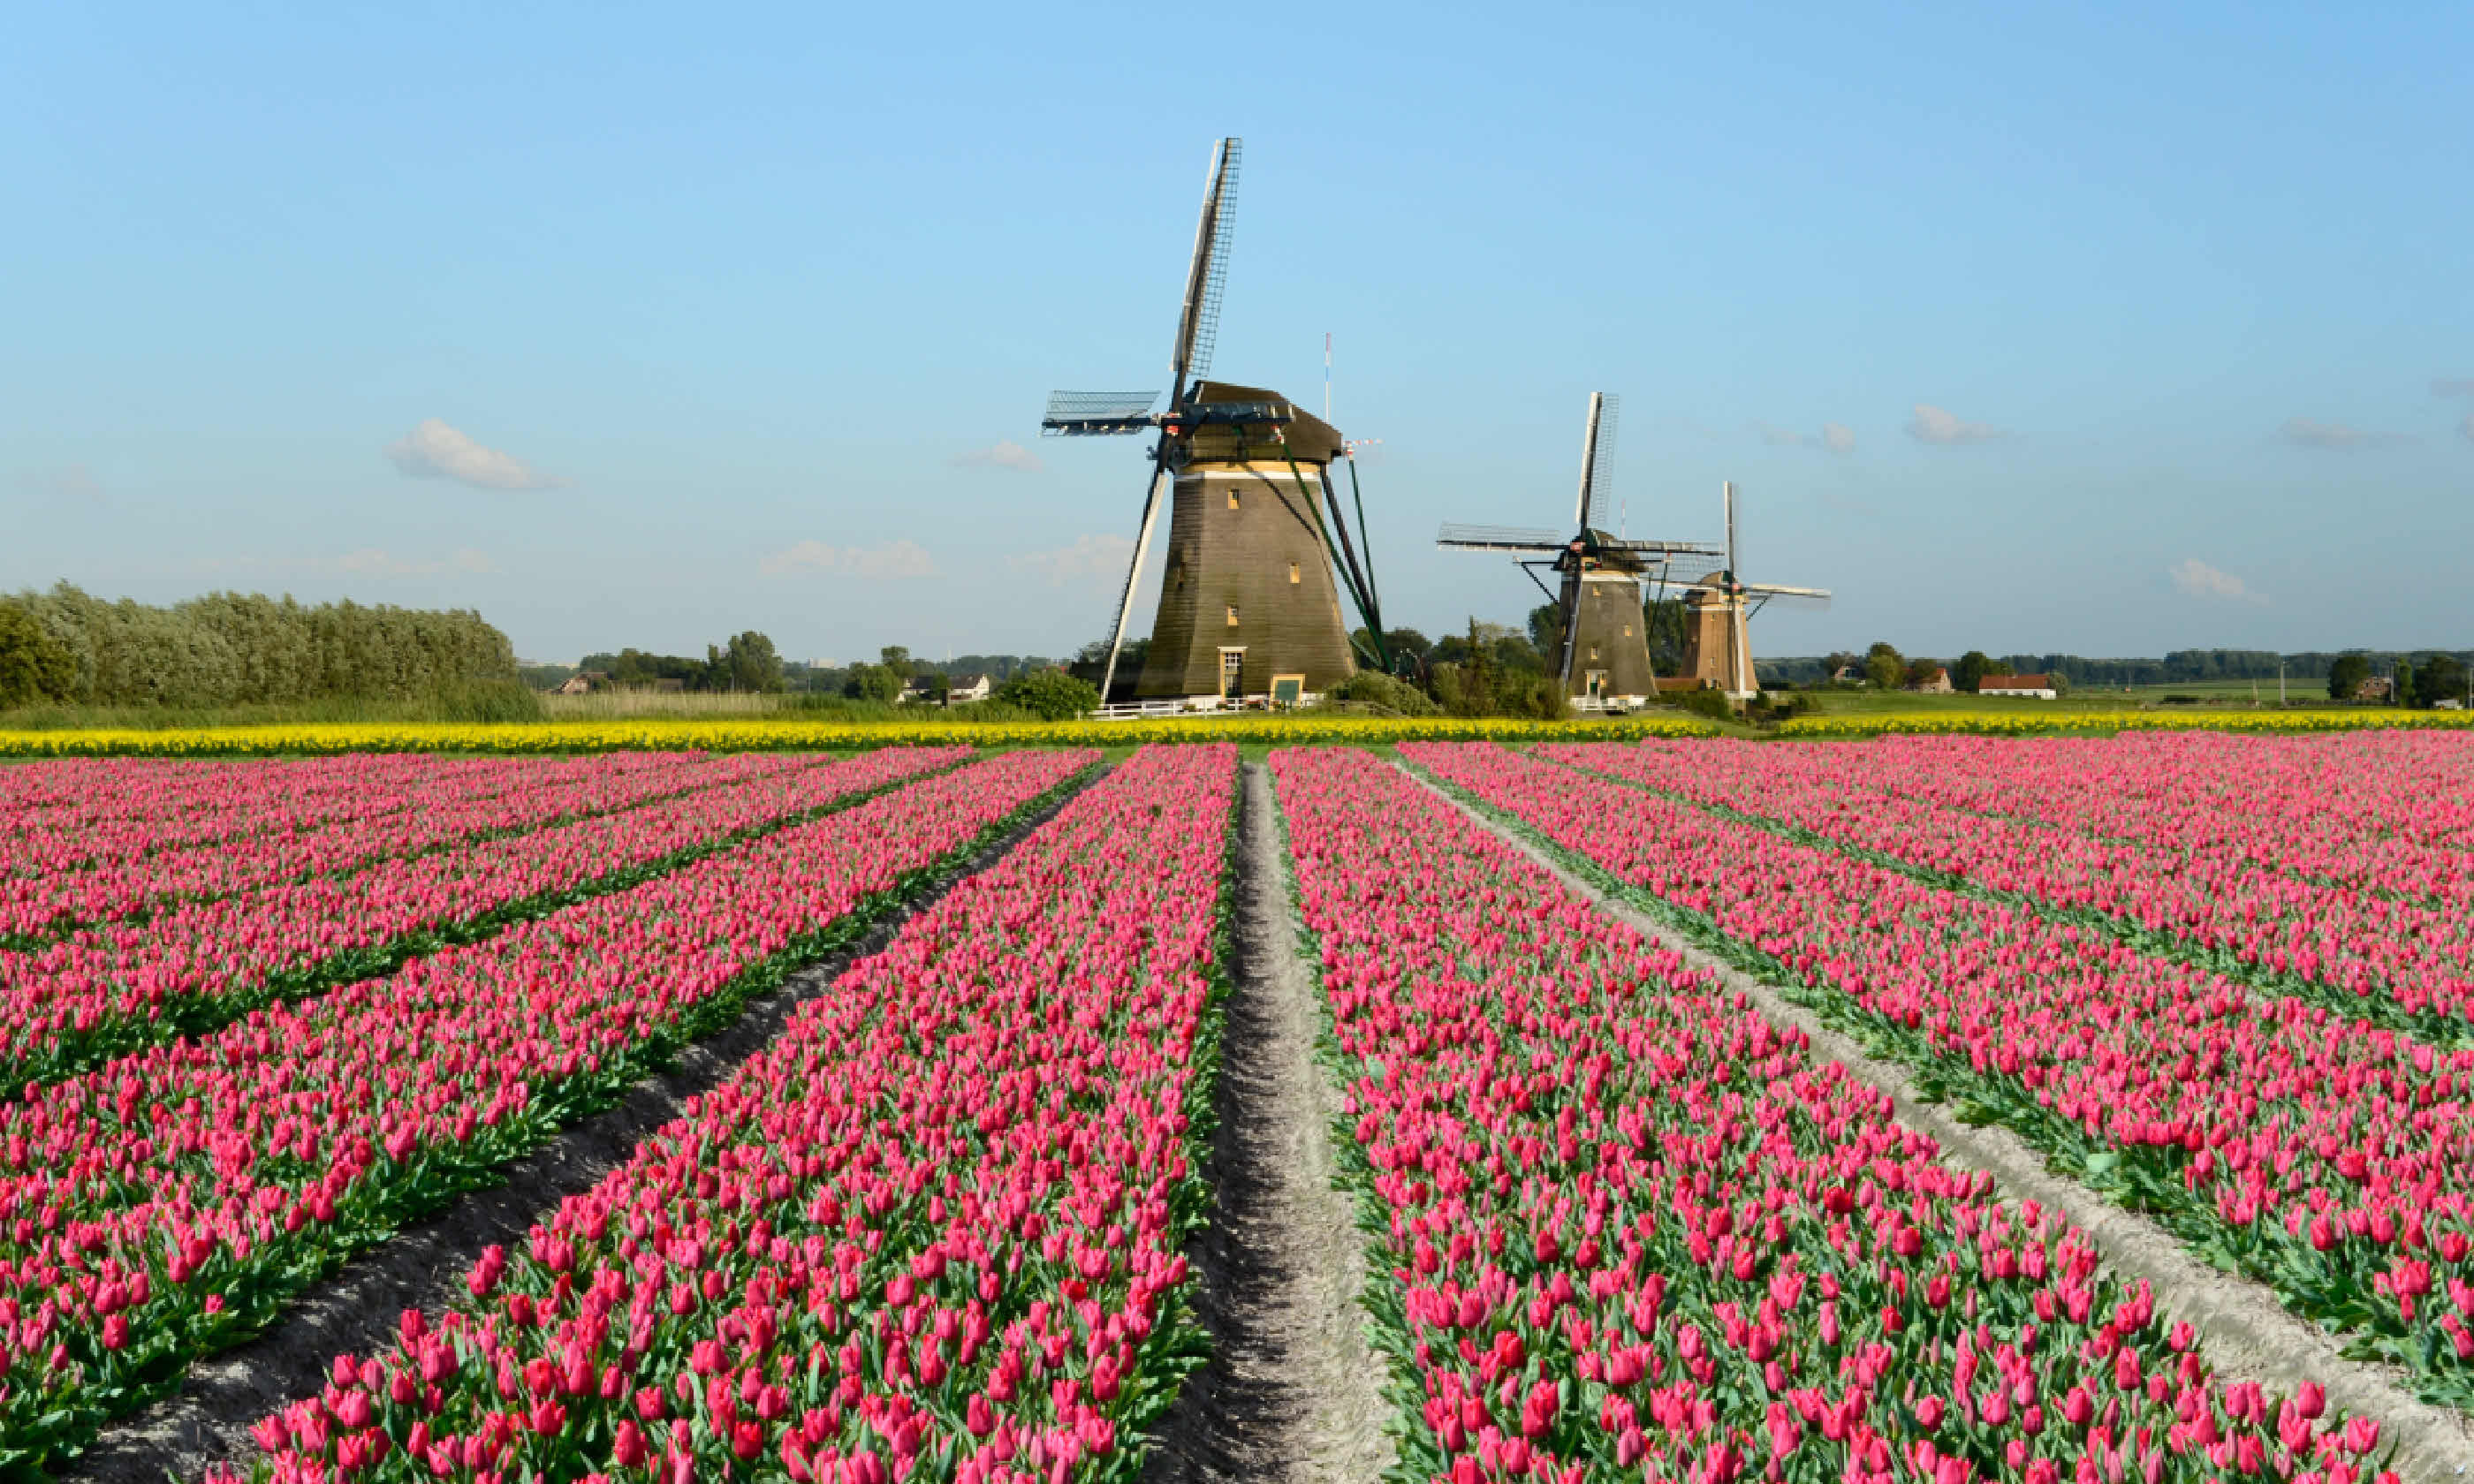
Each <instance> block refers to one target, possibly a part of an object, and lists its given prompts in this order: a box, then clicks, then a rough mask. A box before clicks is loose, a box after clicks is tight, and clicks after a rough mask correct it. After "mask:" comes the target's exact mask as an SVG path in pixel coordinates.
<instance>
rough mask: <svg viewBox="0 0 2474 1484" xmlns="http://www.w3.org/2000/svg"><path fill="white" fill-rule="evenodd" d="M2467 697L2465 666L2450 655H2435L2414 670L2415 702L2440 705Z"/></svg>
mask: <svg viewBox="0 0 2474 1484" xmlns="http://www.w3.org/2000/svg"><path fill="white" fill-rule="evenodd" d="M2464 699H2465V666H2464V665H2462V664H2461V663H2459V662H2458V661H2457V659H2456V658H2454V657H2452V656H2449V655H2434V656H2433V657H2432V658H2429V659H2426V660H2424V661H2423V662H2422V664H2421V666H2420V667H2419V668H2418V669H2416V670H2415V671H2414V672H2413V704H2414V705H2416V706H2438V704H2439V703H2441V702H2442V701H2459V702H2462V701H2463V700H2464Z"/></svg>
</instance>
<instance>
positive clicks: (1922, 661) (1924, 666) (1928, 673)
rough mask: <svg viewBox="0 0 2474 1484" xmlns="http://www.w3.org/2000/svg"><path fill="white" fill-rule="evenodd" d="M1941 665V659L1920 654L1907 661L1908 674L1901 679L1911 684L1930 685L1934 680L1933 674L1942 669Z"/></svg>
mask: <svg viewBox="0 0 2474 1484" xmlns="http://www.w3.org/2000/svg"><path fill="white" fill-rule="evenodd" d="M1941 667H1942V664H1941V661H1940V660H1938V659H1928V658H1922V657H1921V656H1920V657H1918V658H1914V659H1910V660H1908V661H1907V670H1906V674H1905V675H1904V676H1902V677H1901V679H1902V680H1903V681H1904V682H1906V683H1907V684H1909V685H1928V684H1930V683H1931V682H1932V678H1933V676H1934V675H1935V674H1936V673H1938V672H1939V671H1940V669H1941ZM1953 683H1955V682H1953Z"/></svg>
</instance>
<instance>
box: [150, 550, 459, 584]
mask: <svg viewBox="0 0 2474 1484" xmlns="http://www.w3.org/2000/svg"><path fill="white" fill-rule="evenodd" d="M197 566H198V569H199V570H201V571H205V572H231V573H235V574H240V573H257V574H261V575H267V576H284V575H292V576H303V577H358V578H377V579H395V578H406V577H445V576H450V575H451V576H464V577H487V576H491V575H493V574H495V573H497V572H498V571H499V570H501V569H500V567H499V566H498V563H497V562H496V561H494V560H492V559H491V557H490V554H489V553H488V552H485V551H477V550H475V549H473V547H470V546H463V547H458V548H456V549H455V550H454V551H452V552H450V553H449V554H448V555H447V556H445V557H442V558H437V559H434V560H422V559H418V558H412V557H400V556H398V555H396V554H395V553H393V552H391V551H387V550H385V549H384V548H382V547H377V546H363V547H360V548H358V549H356V550H353V551H348V552H345V553H344V554H343V555H341V556H336V557H209V558H206V560H204V561H202V562H198V563H197Z"/></svg>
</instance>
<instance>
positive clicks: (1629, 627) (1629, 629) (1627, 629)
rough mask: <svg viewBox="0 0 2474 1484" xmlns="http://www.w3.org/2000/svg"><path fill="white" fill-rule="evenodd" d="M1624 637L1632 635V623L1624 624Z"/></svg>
mask: <svg viewBox="0 0 2474 1484" xmlns="http://www.w3.org/2000/svg"><path fill="white" fill-rule="evenodd" d="M1624 637H1625V638H1631V637H1632V625H1630V624H1626V625H1624Z"/></svg>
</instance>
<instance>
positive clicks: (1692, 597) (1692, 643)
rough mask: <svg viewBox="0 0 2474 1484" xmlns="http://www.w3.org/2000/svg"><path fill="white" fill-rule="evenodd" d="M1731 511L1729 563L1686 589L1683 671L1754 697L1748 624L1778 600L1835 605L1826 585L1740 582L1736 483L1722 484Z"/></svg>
mask: <svg viewBox="0 0 2474 1484" xmlns="http://www.w3.org/2000/svg"><path fill="white" fill-rule="evenodd" d="M1719 498H1720V500H1721V501H1722V502H1723V503H1724V505H1725V507H1726V514H1727V564H1726V565H1725V566H1724V567H1722V568H1720V569H1719V570H1717V571H1715V572H1711V573H1710V574H1709V575H1707V576H1705V577H1703V578H1702V579H1701V580H1700V581H1699V582H1697V583H1695V584H1693V585H1692V586H1691V587H1689V588H1688V589H1686V592H1685V594H1684V608H1685V626H1684V673H1685V674H1686V676H1688V677H1690V678H1691V679H1693V680H1697V681H1699V682H1702V683H1704V684H1707V685H1710V686H1712V687H1714V688H1716V689H1719V690H1723V691H1725V692H1726V693H1727V694H1728V695H1729V696H1732V697H1733V698H1734V699H1735V700H1737V701H1749V700H1751V699H1752V698H1753V697H1754V696H1755V695H1758V693H1759V691H1760V688H1761V687H1760V682H1759V680H1758V678H1756V677H1755V676H1754V674H1753V641H1752V637H1751V634H1749V633H1748V632H1747V629H1746V625H1747V624H1749V623H1750V622H1751V620H1752V616H1753V615H1754V614H1755V613H1758V612H1759V611H1760V610H1762V609H1764V608H1767V607H1769V606H1770V605H1771V604H1773V603H1783V604H1785V605H1787V606H1788V607H1790V608H1811V609H1822V608H1828V607H1829V606H1830V592H1829V589H1828V588H1824V587H1782V586H1777V585H1776V584H1773V583H1747V582H1741V581H1738V580H1737V578H1736V573H1737V571H1738V570H1739V568H1738V567H1737V566H1736V556H1735V486H1734V481H1732V480H1730V481H1728V482H1727V483H1726V484H1724V485H1721V486H1720V487H1719Z"/></svg>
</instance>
